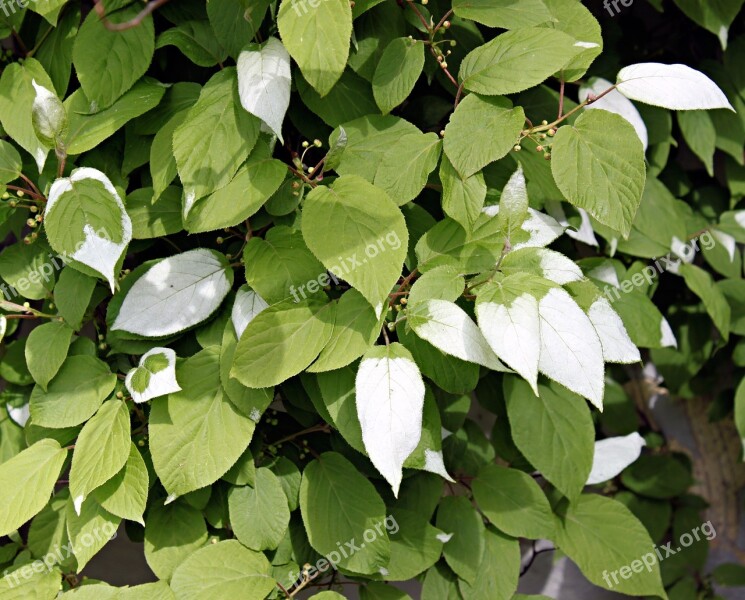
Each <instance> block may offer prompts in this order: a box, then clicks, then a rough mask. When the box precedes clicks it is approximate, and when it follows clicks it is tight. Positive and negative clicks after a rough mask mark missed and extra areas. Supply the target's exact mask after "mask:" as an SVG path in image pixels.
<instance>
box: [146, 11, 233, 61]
mask: <svg viewBox="0 0 745 600" xmlns="http://www.w3.org/2000/svg"><path fill="white" fill-rule="evenodd" d="M165 46H176V48H178V49H179V50H181V52H183V54H184V55H185V56H186V57H187V58H188V59H189V60H190V61H191V62H193V63H194V64H196V65H199V66H200V67H214V66H215V65H216V64H218V63H221V62H223V61H224V60H225V59H226V58H227V56H228V53H227V51H226V50H225V49H224V48H223V47H222V46H221V45H220V39H219V38H218V37H217V36H215V33H214V31H213V30H212V28H211V27H210V24H209V23H208V22H206V21H185V22H184V23H179V25H178V26H177V27H172V28H171V29H166V30H165V31H164V32H163V33H161V34H160V35H159V36H158V39H157V40H156V41H155V49H156V50H157V49H159V48H164V47H165Z"/></svg>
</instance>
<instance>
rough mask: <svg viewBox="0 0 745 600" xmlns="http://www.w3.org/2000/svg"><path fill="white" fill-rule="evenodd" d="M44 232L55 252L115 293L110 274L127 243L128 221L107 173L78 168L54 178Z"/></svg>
mask: <svg viewBox="0 0 745 600" xmlns="http://www.w3.org/2000/svg"><path fill="white" fill-rule="evenodd" d="M44 229H45V230H46V233H47V238H48V239H49V243H50V245H51V246H52V248H53V249H54V250H55V251H56V252H58V253H59V254H60V255H61V256H62V257H63V258H65V259H73V260H76V261H77V262H79V263H81V264H83V265H85V266H86V267H90V268H91V269H93V270H94V271H95V272H96V273H99V274H100V275H101V276H103V277H104V278H105V279H106V281H107V282H108V283H109V286H110V287H111V291H112V292H114V291H115V289H116V275H115V272H114V271H115V268H116V266H117V264H118V263H119V261H120V259H121V258H122V255H123V254H124V251H125V250H126V248H127V245H128V244H129V242H130V241H131V240H132V221H131V220H130V218H129V215H128V214H127V211H126V210H125V208H124V203H123V202H122V199H121V198H120V197H119V194H118V193H117V191H116V189H115V188H114V185H113V184H112V183H111V180H110V179H109V178H108V177H106V175H104V174H103V173H102V172H101V171H98V170H97V169H92V168H89V167H83V168H80V169H75V170H74V171H73V172H72V173H71V174H70V177H64V178H60V179H57V180H56V181H55V182H54V183H53V184H52V187H51V189H50V190H49V198H48V199H47V204H46V210H45V217H44Z"/></svg>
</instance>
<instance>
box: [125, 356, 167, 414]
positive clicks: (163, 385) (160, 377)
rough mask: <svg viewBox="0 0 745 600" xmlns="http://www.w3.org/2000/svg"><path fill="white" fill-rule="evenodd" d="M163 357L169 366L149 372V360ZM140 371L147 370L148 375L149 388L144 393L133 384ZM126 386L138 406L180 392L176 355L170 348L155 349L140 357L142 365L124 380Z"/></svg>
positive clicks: (131, 371)
mask: <svg viewBox="0 0 745 600" xmlns="http://www.w3.org/2000/svg"><path fill="white" fill-rule="evenodd" d="M157 355H161V356H163V357H165V359H166V361H167V363H168V364H167V365H166V366H165V368H163V369H161V370H159V371H156V372H151V371H147V367H146V364H147V359H148V358H149V357H151V356H157ZM138 369H145V370H146V371H147V372H148V373H149V376H148V382H147V387H145V389H144V390H143V391H138V390H136V389H135V386H133V384H132V379H133V378H134V376H135V374H136V373H137V370H138ZM124 385H125V386H126V388H127V390H128V391H129V393H130V394H131V396H132V400H134V401H135V403H137V404H141V403H142V402H147V401H148V400H152V399H153V398H158V397H159V396H165V395H167V394H173V393H174V392H180V391H181V386H180V385H179V384H178V381H176V353H175V352H174V351H173V350H171V349H170V348H153V349H152V350H149V351H148V352H146V353H145V354H143V355H142V356H141V357H140V363H139V366H138V367H135V368H134V369H131V370H130V371H129V373H127V377H126V379H125V380H124Z"/></svg>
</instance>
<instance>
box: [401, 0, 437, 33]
mask: <svg viewBox="0 0 745 600" xmlns="http://www.w3.org/2000/svg"><path fill="white" fill-rule="evenodd" d="M406 3H407V4H408V5H409V6H410V7H411V8H412V10H413V11H414V12H415V13H416V16H417V17H419V20H420V21H421V22H422V25H424V28H425V29H426V30H427V33H431V31H432V26H431V25H430V24H429V23H427V20H426V19H425V18H424V15H423V14H422V13H421V11H420V10H419V9H418V8H417V7H416V4H414V2H413V0H406Z"/></svg>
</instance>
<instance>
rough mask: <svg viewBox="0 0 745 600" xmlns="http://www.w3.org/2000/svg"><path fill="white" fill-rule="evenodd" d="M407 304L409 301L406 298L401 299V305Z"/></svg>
mask: <svg viewBox="0 0 745 600" xmlns="http://www.w3.org/2000/svg"><path fill="white" fill-rule="evenodd" d="M408 303H409V299H408V298H401V304H403V305H406V304H408Z"/></svg>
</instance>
